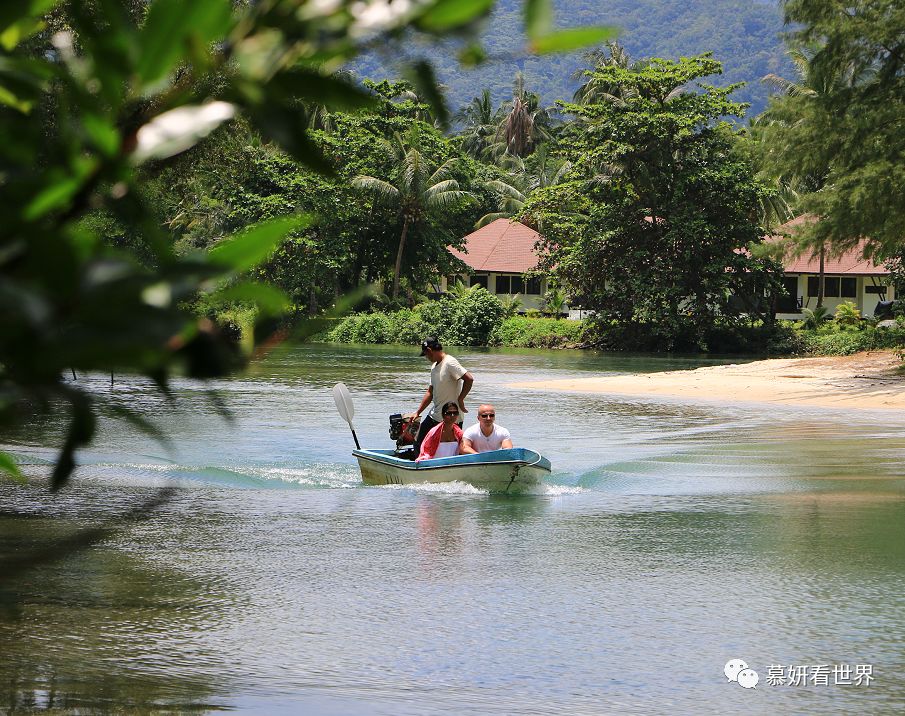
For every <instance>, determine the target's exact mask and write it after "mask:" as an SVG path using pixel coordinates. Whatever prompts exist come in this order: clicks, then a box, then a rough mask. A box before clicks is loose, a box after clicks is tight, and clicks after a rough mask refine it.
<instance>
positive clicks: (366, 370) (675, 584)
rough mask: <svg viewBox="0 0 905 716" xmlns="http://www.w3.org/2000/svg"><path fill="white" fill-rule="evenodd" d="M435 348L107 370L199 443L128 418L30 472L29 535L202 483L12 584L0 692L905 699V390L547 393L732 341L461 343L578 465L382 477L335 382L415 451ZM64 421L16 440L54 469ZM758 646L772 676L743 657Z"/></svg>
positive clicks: (5, 605) (7, 542)
mask: <svg viewBox="0 0 905 716" xmlns="http://www.w3.org/2000/svg"><path fill="white" fill-rule="evenodd" d="M417 352H418V351H417V348H411V347H398V346H392V347H367V348H365V347H360V348H359V347H348V346H346V347H337V346H323V345H321V346H300V347H294V348H287V349H285V350H282V351H280V352H278V353H275V354H273V355H271V356H270V357H268V358H267V359H265V360H263V361H260V362H258V363H256V364H254V365H253V366H251V369H250V370H249V371H248V372H247V373H246V374H244V375H243V376H241V377H238V378H235V379H230V380H224V381H218V382H215V383H212V384H207V385H205V384H200V383H196V382H192V381H187V380H176V381H174V394H175V398H176V399H175V401H173V402H169V401H167V400H166V399H164V398H162V397H161V396H160V395H159V394H158V393H156V392H155V391H154V389H153V388H152V386H151V385H150V384H148V383H146V382H144V381H142V380H138V379H131V378H126V377H117V378H116V379H115V380H114V382H113V384H112V385H111V384H110V380H109V376H106V377H105V376H80V377H79V384H80V385H82V386H84V387H87V388H88V389H90V390H91V391H92V392H93V393H94V394H95V395H96V396H97V397H98V399H99V400H101V401H103V402H104V403H106V404H107V405H110V406H116V405H120V406H128V407H131V408H134V409H139V410H141V411H143V412H145V413H146V414H148V415H150V416H151V417H152V419H153V420H154V421H155V422H156V423H157V424H158V425H159V426H161V427H162V428H163V429H164V430H165V431H166V432H167V433H168V434H169V435H170V436H171V438H172V444H171V445H170V446H169V447H167V446H165V445H161V444H160V443H158V442H157V441H155V440H154V439H152V438H151V437H149V436H148V435H146V434H145V433H143V432H141V431H139V430H137V429H136V428H135V427H133V426H132V425H130V424H128V423H125V422H122V421H120V420H117V419H115V418H113V417H109V416H108V417H105V418H104V419H103V420H102V421H101V422H100V425H99V431H98V435H97V438H96V439H95V441H94V442H93V443H92V445H91V446H90V448H89V449H87V450H84V451H83V452H81V453H80V458H79V462H80V466H79V468H78V470H77V471H76V474H75V476H74V478H73V480H72V484H71V486H70V487H68V488H67V489H66V490H64V491H63V492H62V493H60V494H59V495H55V496H54V495H49V494H48V492H47V491H46V488H44V487H43V486H41V485H40V484H38V483H37V482H34V481H33V482H32V483H31V484H29V485H28V486H26V487H22V486H18V485H13V484H11V483H8V482H0V500H2V503H0V504H2V508H0V550H2V551H3V552H9V551H11V550H14V549H20V548H22V546H23V545H26V546H27V545H39V544H44V543H46V541H47V540H49V539H54V538H57V537H60V536H62V535H64V534H67V533H68V532H70V531H72V530H74V529H76V528H84V527H89V526H93V525H97V524H102V523H104V522H105V521H107V520H110V519H112V518H114V517H115V516H116V515H118V514H121V513H122V512H124V511H125V510H127V509H128V508H129V507H131V506H134V505H136V504H138V503H140V502H141V501H142V500H144V499H147V498H149V497H150V496H152V495H153V494H154V492H155V491H156V490H158V489H159V488H160V487H162V486H166V485H174V484H175V485H177V486H178V489H177V490H176V492H175V495H174V497H173V498H172V499H171V500H170V501H169V502H168V503H167V504H165V505H164V506H163V507H162V508H160V509H159V510H158V511H157V513H156V514H155V515H154V516H153V517H152V518H151V519H149V520H147V521H144V522H140V523H135V524H132V525H131V526H129V527H127V528H126V529H124V530H122V531H120V532H118V533H116V534H115V535H114V536H112V537H110V538H109V539H107V540H105V541H104V542H102V543H101V544H100V545H99V546H97V547H95V548H92V549H90V550H86V551H83V552H78V553H75V554H73V555H71V556H69V557H66V558H65V559H62V560H59V561H56V562H53V563H52V564H49V565H45V566H42V567H39V568H36V569H34V570H33V571H31V572H30V573H28V574H26V575H25V576H23V577H21V578H19V579H17V580H16V581H14V582H13V583H12V584H11V585H9V586H7V588H6V589H5V590H2V591H0V712H9V713H16V712H30V711H43V710H46V711H51V712H55V713H66V712H80V713H103V712H116V713H122V712H124V711H132V712H139V713H144V712H148V711H155V712H161V713H165V712H185V711H193V712H202V713H205V712H213V711H219V710H235V711H238V712H242V713H262V714H298V713H311V714H394V715H395V714H435V713H436V714H441V713H443V714H516V713H524V714H563V713H569V714H608V713H639V714H640V713H644V714H651V713H663V714H700V713H715V714H716V713H719V714H723V713H746V714H758V713H761V714H773V713H813V714H825V713H873V714H879V713H899V712H900V710H901V707H902V704H903V703H905V651H903V649H902V644H903V643H905V477H903V467H902V466H903V461H905V416H899V415H897V414H893V413H888V412H887V413H879V412H876V413H872V412H866V411H865V412H852V411H840V410H830V409H815V408H808V409H804V408H802V409H795V408H790V407H785V406H783V407H777V406H758V405H755V404H746V403H737V404H732V405H725V404H719V403H706V402H700V403H689V402H687V401H685V402H683V401H679V400H669V399H662V398H661V399H656V400H654V399H642V398H627V397H624V396H621V397H616V398H613V397H607V396H594V395H588V394H554V393H546V392H541V391H525V390H520V389H514V388H511V387H509V386H510V385H511V384H512V383H515V382H518V381H525V380H543V379H547V378H549V379H562V378H571V377H575V376H579V375H588V376H590V375H600V374H603V373H620V372H627V371H658V370H672V369H676V368H683V367H685V368H692V367H695V366H697V365H703V364H711V363H716V362H720V361H718V360H710V361H708V360H699V359H691V358H667V357H660V358H652V357H643V356H629V355H612V354H610V355H607V354H598V353H591V352H573V351H532V350H476V349H461V350H456V351H453V353H454V354H455V355H456V357H458V358H459V360H460V361H461V362H462V364H463V365H465V366H466V367H467V368H469V369H471V370H472V372H473V373H474V374H475V378H476V381H475V387H474V390H473V394H472V399H470V400H469V401H468V403H467V405H468V406H469V407H470V408H471V413H470V414H469V416H468V419H467V424H471V422H473V420H474V419H475V418H474V415H475V412H476V410H475V409H476V408H477V404H478V402H483V401H492V402H493V403H494V404H495V406H496V411H497V421H498V422H499V423H500V424H501V425H504V426H506V427H508V428H509V429H510V430H511V432H512V434H513V438H514V441H515V443H516V444H517V445H524V446H529V447H532V448H534V449H536V450H538V451H540V452H542V453H543V454H544V455H546V456H547V457H549V458H550V460H551V461H552V463H553V475H552V477H551V479H550V480H549V484H548V485H546V486H545V487H544V488H543V489H542V490H538V491H537V494H529V495H521V496H505V495H487V494H483V493H481V492H479V491H477V490H475V489H473V488H470V487H468V486H464V485H455V484H454V485H445V486H442V487H441V486H437V485H434V486H431V485H426V486H421V487H417V488H408V487H401V486H388V487H363V486H362V485H361V483H360V476H359V473H358V469H357V466H356V465H355V464H354V462H353V458H352V456H351V454H350V449H351V447H352V439H351V435H350V433H349V430H348V426H347V425H346V424H345V423H344V422H343V421H342V420H341V419H340V417H339V416H338V414H337V413H336V410H335V407H334V404H333V398H332V395H331V391H330V388H331V387H332V386H333V384H334V383H336V382H337V381H344V382H345V383H346V385H347V386H348V387H349V389H350V391H351V394H352V396H353V399H354V401H355V407H356V419H355V428H356V431H357V433H358V435H359V437H360V438H361V440H362V443H363V444H364V445H366V446H370V447H390V443H389V438H388V436H387V429H388V416H389V415H390V414H391V413H396V412H408V411H412V410H414V409H415V408H416V407H417V405H418V402H419V400H420V397H421V395H422V394H423V390H424V387H425V385H426V381H427V368H428V366H427V363H426V361H425V360H424V359H423V358H419V357H418V356H417ZM212 388H215V389H216V391H217V394H218V395H219V396H220V399H222V402H223V403H225V404H226V406H227V407H228V408H229V410H230V412H231V414H232V418H231V420H226V419H224V417H222V415H221V410H220V408H219V407H218V399H216V398H214V397H212V396H211V395H209V391H210V389H212ZM740 397H744V396H740ZM108 415H112V413H109V411H108ZM61 431H62V422H61V420H60V419H59V418H58V417H51V418H49V419H47V420H44V421H42V422H40V423H36V424H34V425H30V426H28V428H27V429H25V430H23V431H20V432H18V433H16V434H14V435H12V436H10V437H9V438H8V439H7V440H6V445H5V448H4V449H7V450H9V451H10V452H12V453H13V454H15V455H16V456H17V457H18V459H19V460H20V461H21V462H22V463H23V465H24V470H25V471H26V472H27V473H29V474H30V475H33V476H40V475H42V474H46V472H47V466H48V465H49V464H50V463H51V461H52V460H53V456H54V451H53V448H54V446H56V445H59V442H60V435H61ZM737 659H741V660H744V661H745V662H746V663H747V665H748V666H749V667H750V669H751V670H753V671H754V672H756V673H757V679H758V682H757V685H756V688H744V687H743V686H742V685H741V684H740V683H739V682H732V681H729V680H728V679H727V677H726V676H725V675H724V665H725V664H726V663H727V662H729V661H731V660H737ZM846 669H848V671H847V670H846ZM780 675H781V677H782V678H780ZM846 677H847V678H846ZM751 679H752V677H750V676H749V677H747V682H746V683H747V684H748V685H750V684H751V683H752V680H751ZM742 680H744V679H740V681H742Z"/></svg>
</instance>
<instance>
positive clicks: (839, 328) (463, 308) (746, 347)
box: [318, 297, 905, 356]
mask: <svg viewBox="0 0 905 716" xmlns="http://www.w3.org/2000/svg"><path fill="white" fill-rule="evenodd" d="M491 298H492V297H491ZM494 300H495V299H494ZM426 335H437V336H439V338H440V340H441V341H442V342H443V343H444V344H449V345H470V346H500V347H511V348H598V349H601V350H608V351H643V352H657V351H658V350H659V347H658V344H657V340H656V336H655V335H654V334H653V332H650V331H647V332H646V331H644V330H643V327H639V328H638V330H637V331H636V332H635V333H634V334H627V333H626V332H625V331H622V330H616V329H615V328H614V329H609V328H608V327H607V326H601V325H600V324H598V323H593V322H591V321H587V320H584V321H572V320H567V319H556V318H549V317H543V316H532V315H514V316H508V317H507V316H505V315H503V314H502V311H501V310H497V309H495V308H494V307H493V305H492V304H490V303H488V302H483V303H482V302H480V301H475V302H472V305H469V304H468V303H459V304H456V303H454V302H453V301H451V300H449V301H434V302H430V303H426V304H422V305H421V306H419V307H416V308H414V309H403V310H400V311H392V312H386V313H384V312H369V313H356V314H353V315H350V316H347V317H346V318H344V319H342V320H341V321H339V322H338V323H336V325H335V326H333V327H332V329H330V330H328V331H326V332H325V333H322V334H320V335H319V336H318V339H319V340H325V341H331V342H337V343H359V344H386V343H404V344H409V345H417V344H418V342H419V341H420V340H421V339H422V338H423V337H424V336H426ZM903 348H905V322H903V321H902V320H901V319H900V320H899V321H898V322H896V323H895V324H892V325H889V324H887V325H882V326H881V325H877V324H876V323H875V322H874V321H871V320H858V321H854V322H849V323H846V322H842V321H836V320H827V321H824V322H823V323H821V324H819V325H817V326H809V325H806V324H804V323H802V322H796V321H778V322H776V323H775V324H774V325H772V326H765V325H763V324H760V323H755V324H752V325H749V326H742V327H739V326H716V327H715V328H714V329H713V330H711V331H710V332H709V333H708V334H707V335H706V336H705V338H704V341H703V342H702V343H699V344H689V345H688V346H687V349H686V350H687V352H706V353H715V354H740V355H744V354H749V355H774V356H842V355H852V354H854V353H858V352H860V351H870V350H881V349H894V350H895V349H903Z"/></svg>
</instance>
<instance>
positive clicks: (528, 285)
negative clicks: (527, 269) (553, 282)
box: [525, 278, 540, 296]
mask: <svg viewBox="0 0 905 716" xmlns="http://www.w3.org/2000/svg"><path fill="white" fill-rule="evenodd" d="M525 293H526V294H528V295H529V296H540V279H539V278H529V279H528V280H527V281H525Z"/></svg>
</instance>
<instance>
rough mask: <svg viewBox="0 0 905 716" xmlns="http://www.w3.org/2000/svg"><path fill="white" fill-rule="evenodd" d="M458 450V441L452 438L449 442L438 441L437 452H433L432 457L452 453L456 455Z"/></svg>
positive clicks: (449, 455)
mask: <svg viewBox="0 0 905 716" xmlns="http://www.w3.org/2000/svg"><path fill="white" fill-rule="evenodd" d="M458 452H459V441H458V440H453V441H452V442H449V443H440V444H439V445H438V446H437V452H436V453H434V457H451V456H452V455H456V454H458Z"/></svg>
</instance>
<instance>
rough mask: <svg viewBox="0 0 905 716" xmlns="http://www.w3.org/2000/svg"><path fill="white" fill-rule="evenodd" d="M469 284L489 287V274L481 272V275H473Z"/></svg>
mask: <svg viewBox="0 0 905 716" xmlns="http://www.w3.org/2000/svg"><path fill="white" fill-rule="evenodd" d="M468 285H469V286H481V287H482V288H487V274H486V273H485V274H481V275H480V276H472V277H471V281H470V283H469V284H468Z"/></svg>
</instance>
